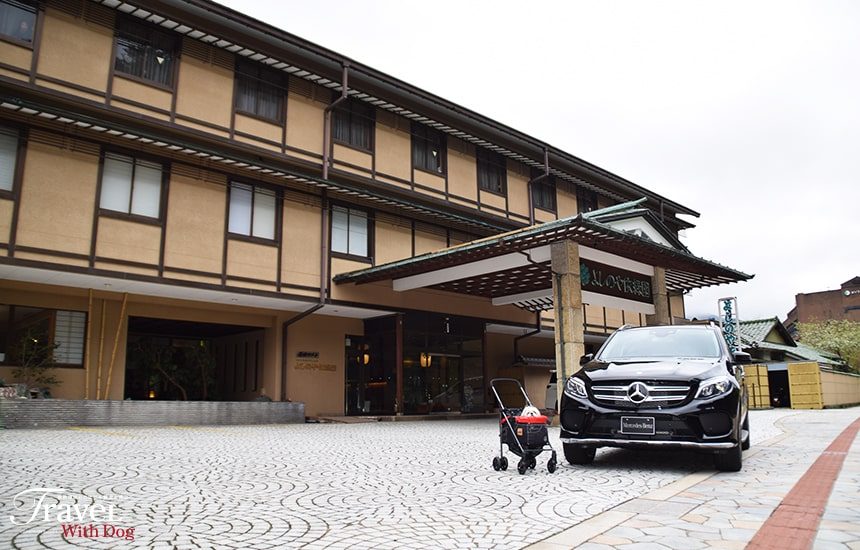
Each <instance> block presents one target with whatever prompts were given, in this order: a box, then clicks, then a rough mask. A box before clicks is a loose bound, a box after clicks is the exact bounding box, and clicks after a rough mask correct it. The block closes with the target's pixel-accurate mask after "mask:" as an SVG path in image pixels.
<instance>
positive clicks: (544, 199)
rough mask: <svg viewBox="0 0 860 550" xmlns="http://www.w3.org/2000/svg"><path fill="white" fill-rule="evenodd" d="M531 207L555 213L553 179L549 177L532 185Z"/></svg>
mask: <svg viewBox="0 0 860 550" xmlns="http://www.w3.org/2000/svg"><path fill="white" fill-rule="evenodd" d="M532 205H534V207H535V208H540V209H542V210H549V211H550V212H555V178H554V177H553V176H549V177H546V178H543V179H541V180H539V181H536V182H533V183H532Z"/></svg>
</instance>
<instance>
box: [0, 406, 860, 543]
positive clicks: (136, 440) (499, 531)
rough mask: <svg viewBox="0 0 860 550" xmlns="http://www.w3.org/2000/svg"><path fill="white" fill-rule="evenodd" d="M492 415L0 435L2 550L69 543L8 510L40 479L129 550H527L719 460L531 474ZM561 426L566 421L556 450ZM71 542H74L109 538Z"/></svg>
mask: <svg viewBox="0 0 860 550" xmlns="http://www.w3.org/2000/svg"><path fill="white" fill-rule="evenodd" d="M828 412H829V411H824V414H827V413H828ZM793 414H794V412H793V411H785V410H780V411H755V412H753V414H752V417H751V424H752V426H751V428H752V436H753V444H754V446H755V444H756V443H757V442H760V441H763V440H765V439H769V438H771V437H774V436H777V435H778V434H779V433H780V431H779V429H778V428H777V427H775V426H774V422H775V421H777V420H778V419H780V418H784V417H788V418H786V421H790V419H791V415H793ZM855 414H856V413H855ZM495 426H496V424H495V422H494V421H491V420H485V421H451V422H421V423H414V422H404V423H378V424H354V425H339V424H323V425H285V426H247V427H185V428H180V427H175V428H129V429H123V428H111V429H77V430H74V429H73V430H46V431H24V430H21V431H14V430H10V431H0V471H2V473H3V475H2V476H0V548H22V549H30V548H68V547H72V544H70V543H69V542H67V541H66V540H64V539H63V537H62V532H61V530H60V527H59V525H57V524H56V523H55V522H44V521H34V522H32V523H30V524H28V525H17V526H16V525H12V524H11V523H10V522H9V515H10V514H12V513H15V510H14V509H13V508H12V502H11V501H12V498H13V496H14V495H15V494H17V493H18V492H20V491H22V490H24V489H27V488H30V487H62V488H65V489H66V490H67V491H68V494H70V495H73V496H76V498H77V500H78V502H80V503H81V504H82V505H85V504H91V503H93V502H100V503H113V504H114V505H115V507H116V508H117V510H119V515H120V516H121V517H122V518H123V520H124V522H119V521H118V522H117V524H118V525H122V526H128V527H134V528H135V540H134V541H133V542H126V541H123V542H122V547H145V548H214V547H217V548H231V547H232V548H260V549H263V548H404V547H408V548H462V547H472V548H522V547H524V546H527V545H528V544H530V543H535V542H538V541H541V540H543V539H545V538H547V537H549V536H551V535H553V534H555V533H558V532H560V531H563V530H565V529H567V528H570V527H571V526H573V525H576V524H578V523H580V522H582V521H583V520H586V519H588V518H591V517H593V516H595V515H598V514H600V513H601V512H604V511H606V510H609V509H612V508H614V507H616V506H618V505H620V504H622V503H626V502H628V501H632V502H631V503H628V505H630V506H635V502H636V501H635V500H633V499H638V498H640V497H642V496H644V495H647V494H649V493H652V492H653V491H655V490H657V489H660V488H661V487H667V486H670V485H671V484H673V483H676V482H678V480H681V479H685V478H686V477H687V476H689V475H690V474H692V473H694V472H700V471H705V472H711V471H712V468H711V461H710V457H707V456H702V455H696V454H692V453H686V452H677V451H674V452H648V453H637V452H635V451H625V450H614V449H606V450H601V451H600V452H599V453H598V457H597V461H596V462H595V464H594V465H592V466H589V467H572V466H568V465H567V464H566V463H564V461H563V460H561V459H560V462H562V465H561V467H560V468H559V470H558V471H557V472H556V473H555V474H548V473H547V471H546V469H545V463H546V459H548V458H549V456H548V454H546V453H545V454H543V455H541V456H540V457H538V467H537V468H536V469H535V470H534V471H532V472H529V473H528V474H527V475H525V476H519V475H517V474H516V471H515V470H513V469H512V470H509V471H507V472H494V471H493V470H492V469H491V467H490V462H491V459H492V457H493V454H494V452H496V451H497V448H498V437H497V432H496V427H495ZM824 427H825V426H822V428H824ZM557 438H558V432H557V429H556V430H555V431H554V433H553V434H552V440H553V442H554V444H555V445H556V447H557V449H558V450H559V451H560V450H561V448H560V445H559V444H558V439H557ZM823 444H824V446H826V442H824V443H823ZM781 452H785V449H783V450H782V451H781ZM802 452H804V453H809V454H813V453H814V452H815V449H811V450H807V449H802ZM819 452H820V450H819ZM760 453H763V452H762V451H760ZM513 458H515V457H513ZM810 461H811V459H810ZM513 462H514V464H515V463H516V462H515V461H513ZM791 462H792V459H791V457H782V458H781V456H780V453H779V452H774V453H772V456H770V457H769V458H768V460H767V461H766V464H764V463H763V464H761V465H759V464H757V463H756V460H755V458H752V459H749V460H748V461H747V464H746V466H745V470H744V472H741V473H740V474H720V475H718V476H716V477H714V478H713V479H714V481H715V482H716V486H715V487H713V488H711V489H702V490H706V491H711V493H709V494H706V495H704V497H703V498H706V499H707V500H708V505H714V504H719V500H720V499H732V498H733V497H734V498H737V493H736V492H734V493H733V492H732V491H731V490H730V489H731V488H732V487H734V486H735V485H736V484H740V483H744V482H745V481H737V480H736V476H751V477H750V479H754V480H755V481H756V482H761V483H763V484H765V486H767V485H766V484H767V483H768V482H769V479H768V476H767V475H766V471H767V469H768V468H772V467H774V466H785V467H789V466H790V464H789V463H791ZM800 473H802V472H799V473H798V476H799V474H800ZM855 476H856V471H855ZM696 489H697V490H699V487H697V488H696ZM782 490H783V487H782V486H779V487H772V488H769V489H768V490H767V494H764V495H762V496H761V497H760V500H759V501H757V503H756V506H765V507H766V506H771V507H772V505H773V503H774V502H775V501H776V500H777V493H778V492H779V491H782ZM771 493H773V494H771ZM678 498H681V499H691V500H692V499H693V498H694V497H689V496H681V495H679V497H678ZM846 498H848V496H846ZM714 501H717V502H716V503H715V502H714ZM736 502H737V501H736ZM681 503H682V504H684V505H687V504H691V505H692V502H684V501H681ZM746 508H749V507H746ZM704 511H707V510H706V509H703V510H700V512H704ZM759 512H760V510H758V508H756V509H752V508H750V509H749V510H745V511H744V512H743V513H742V514H743V515H742V516H741V517H739V518H733V519H727V518H722V517H715V518H714V519H713V521H717V522H718V523H719V525H715V524H714V523H711V524H708V523H707V520H706V521H702V522H701V523H696V522H690V523H695V524H696V525H701V526H703V529H702V530H703V531H707V530H710V529H729V528H730V527H731V528H732V529H733V530H735V529H744V528H746V527H744V525H743V524H737V525H735V524H733V523H732V521H748V522H750V523H749V525H750V527H749V529H750V530H751V529H753V527H752V525H753V524H754V523H755V522H758V521H760V516H759ZM691 513H692V508H691V510H689V511H686V512H685V513H684V514H683V515H689V514H691ZM716 513H719V512H716ZM762 513H763V512H762ZM692 515H694V516H695V515H701V514H692ZM688 519H690V518H688ZM684 521H686V520H684ZM833 521H841V520H839V519H838V516H833ZM660 527H664V528H666V529H676V527H671V526H663V525H661V526H660ZM633 528H634V529H640V528H642V529H652V528H659V527H652V526H646V525H639V526H637V527H633ZM630 534H632V533H630ZM675 534H678V533H676V532H675V531H666V532H658V533H653V534H649V536H662V537H666V538H671V537H672V536H674V535H675ZM623 535H624V532H623V531H622V532H616V533H614V534H612V535H611V536H613V537H618V538H626V537H624V536H623ZM606 536H610V534H609V533H607V534H606ZM73 540H74V543H75V546H76V547H90V548H106V547H108V545H107V544H106V543H105V542H103V541H102V540H87V539H81V538H76V539H73ZM111 547H116V545H111ZM670 547H671V546H670ZM686 547H687V546H685V548H686Z"/></svg>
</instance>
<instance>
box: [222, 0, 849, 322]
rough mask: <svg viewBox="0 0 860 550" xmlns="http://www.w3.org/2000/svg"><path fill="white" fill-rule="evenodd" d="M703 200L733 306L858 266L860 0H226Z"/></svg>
mask: <svg viewBox="0 0 860 550" xmlns="http://www.w3.org/2000/svg"><path fill="white" fill-rule="evenodd" d="M223 3H224V4H226V5H228V6H230V7H232V8H234V9H237V10H239V11H242V12H244V13H246V14H248V15H251V16H253V17H256V18H258V19H260V20H262V21H265V22H267V23H270V24H273V25H275V26H277V27H279V28H281V29H283V30H286V31H288V32H290V33H293V34H295V35H298V36H300V37H302V38H306V39H308V40H310V41H312V42H316V43H317V44H320V45H322V46H324V47H327V48H329V49H332V50H335V51H337V52H339V53H342V54H344V55H345V56H347V57H350V58H352V59H354V60H356V61H359V62H362V63H364V64H367V65H369V66H371V67H373V68H375V69H378V70H381V71H383V72H386V73H388V74H390V75H392V76H395V77H397V78H400V79H402V80H405V81H406V82H409V83H411V84H414V85H416V86H418V87H420V88H423V89H425V90H427V91H429V92H432V93H434V94H437V95H440V96H442V97H444V98H446V99H448V100H451V101H453V102H455V103H459V104H460V105H463V106H465V107H468V108H470V109H473V110H475V111H477V112H479V113H481V114H483V115H486V116H489V117H490V118H493V119H495V120H498V121H499V122H502V123H504V124H507V125H510V126H512V127H514V128H517V129H518V130H521V131H524V132H526V133H528V134H531V135H533V136H535V137H536V138H539V139H541V140H543V141H546V142H548V143H550V144H552V145H553V146H555V147H559V148H561V149H563V150H565V151H567V152H569V153H572V154H574V155H576V156H578V157H580V158H583V159H585V160H587V161H589V162H592V163H594V164H597V165H598V166H600V167H602V168H605V169H607V170H609V171H611V172H614V173H615V174H618V175H620V176H623V177H625V178H627V179H629V180H631V181H633V182H635V183H637V184H639V185H642V186H644V187H647V188H648V189H651V190H653V191H655V192H657V193H660V194H661V195H663V196H665V197H667V198H669V199H672V200H674V201H677V202H680V203H681V204H684V205H686V206H689V207H690V208H692V209H694V210H696V211H698V212H700V213H701V217H700V218H698V219H692V220H691V221H693V223H695V224H696V225H697V227H696V228H694V229H692V230H688V231H687V235H686V238H685V239H684V242H685V244H686V245H687V246H688V247H689V248H690V249H691V251H692V252H693V253H694V254H697V255H699V256H701V257H704V258H707V259H710V260H714V261H717V262H719V263H722V264H726V265H729V266H731V267H733V268H736V269H739V270H741V271H745V272H747V273H755V279H753V280H752V281H750V282H747V283H741V284H734V285H723V286H718V287H713V288H710V289H704V290H698V291H694V292H693V293H691V294H690V296H688V298H687V313H688V315H702V314H710V313H716V300H717V298H720V297H723V296H737V297H738V299H739V310H740V314H741V317H742V318H744V319H752V318H762V317H773V316H778V317H779V318H780V319H782V320H784V318H785V314H786V313H787V312H788V311H789V309H791V308H792V307H793V306H794V295H795V294H796V293H799V292H815V291H820V290H828V289H834V288H838V287H839V285H840V284H841V283H842V282H844V281H846V280H848V279H850V278H852V277H854V276H856V275H860V254H858V252H859V251H860V246H858V240H860V2H855V1H852V0H845V1H841V2H840V1H809V2H793V1H786V0H779V1H770V2H763V1H758V2H749V1H743V2H730V1H725V0H722V1H720V2H709V3H705V2H694V1H689V0H683V1H681V0H678V1H664V2H657V1H653V0H651V1H647V2H643V1H641V0H629V1H597V0H595V1H591V2H584V1H565V2H539V1H531V2H528V3H526V2H523V1H515V2H514V1H499V0H494V1H486V2H484V1H475V0H469V1H462V0H459V1H456V2H455V1H447V0H445V1H440V0H436V1H434V2H417V1H413V2H409V1H405V0H400V1H395V0H392V1H381V0H379V1H377V0H363V1H361V2H358V1H340V0H328V1H326V2H309V1H302V2H299V1H284V0H270V1H267V0H243V1H237V0H230V1H223Z"/></svg>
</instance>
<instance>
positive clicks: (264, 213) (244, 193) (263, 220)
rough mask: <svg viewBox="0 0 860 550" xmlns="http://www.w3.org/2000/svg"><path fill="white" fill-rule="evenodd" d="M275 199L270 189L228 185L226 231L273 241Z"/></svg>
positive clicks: (238, 184) (240, 184) (239, 184)
mask: <svg viewBox="0 0 860 550" xmlns="http://www.w3.org/2000/svg"><path fill="white" fill-rule="evenodd" d="M276 199H277V197H276V196H275V192H274V191H272V190H270V189H265V188H262V187H256V186H253V185H247V184H244V183H235V182H233V183H231V184H230V224H229V226H228V227H229V229H228V231H229V232H230V233H233V234H235V235H245V236H246V237H258V238H260V239H272V240H273V239H274V238H275V225H276V223H275V222H276V220H277V208H276V205H277V200H276Z"/></svg>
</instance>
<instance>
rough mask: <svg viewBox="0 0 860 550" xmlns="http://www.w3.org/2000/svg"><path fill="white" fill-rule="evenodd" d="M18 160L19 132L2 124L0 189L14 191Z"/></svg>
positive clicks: (0, 130)
mask: <svg viewBox="0 0 860 550" xmlns="http://www.w3.org/2000/svg"><path fill="white" fill-rule="evenodd" d="M17 162H18V132H17V131H15V130H13V129H11V128H3V127H2V126H0V191H12V188H13V187H14V186H15V165H16V164H17Z"/></svg>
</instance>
